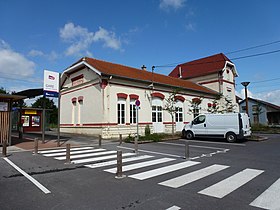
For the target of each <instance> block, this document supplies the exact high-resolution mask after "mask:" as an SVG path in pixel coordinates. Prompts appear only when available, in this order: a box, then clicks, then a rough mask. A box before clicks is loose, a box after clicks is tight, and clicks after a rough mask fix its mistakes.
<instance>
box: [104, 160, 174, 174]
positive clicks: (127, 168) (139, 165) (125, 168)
mask: <svg viewBox="0 0 280 210" xmlns="http://www.w3.org/2000/svg"><path fill="white" fill-rule="evenodd" d="M172 160H175V159H173V158H160V159H156V160H151V161H145V162H141V163H135V164H131V165H127V166H123V167H122V171H123V172H125V171H131V170H134V169H139V168H144V167H147V166H152V165H157V164H160V163H166V162H169V161H172ZM104 171H106V172H110V173H116V172H117V168H111V169H107V170H104Z"/></svg>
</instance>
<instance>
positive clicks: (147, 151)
mask: <svg viewBox="0 0 280 210" xmlns="http://www.w3.org/2000/svg"><path fill="white" fill-rule="evenodd" d="M118 148H121V149H127V150H133V151H134V150H135V149H133V148H130V147H123V146H118ZM138 151H139V152H146V153H151V154H157V155H165V156H169V157H176V158H182V156H179V155H172V154H168V153H161V152H154V151H149V150H142V149H138Z"/></svg>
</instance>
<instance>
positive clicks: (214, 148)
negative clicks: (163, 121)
mask: <svg viewBox="0 0 280 210" xmlns="http://www.w3.org/2000/svg"><path fill="white" fill-rule="evenodd" d="M158 144H168V145H174V146H181V147H185V144H176V143H169V142H158ZM189 147H197V148H205V149H213V150H225V149H226V148H220V147H208V146H198V145H189Z"/></svg>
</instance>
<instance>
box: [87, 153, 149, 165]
mask: <svg viewBox="0 0 280 210" xmlns="http://www.w3.org/2000/svg"><path fill="white" fill-rule="evenodd" d="M152 157H154V156H151V155H141V156H136V157H131V158H124V159H122V162H123V163H126V162H132V161H136V160H144V159H148V158H152ZM115 164H117V160H111V161H106V162H101V163H94V164H89V165H85V166H86V167H88V168H100V167H105V166H111V165H115Z"/></svg>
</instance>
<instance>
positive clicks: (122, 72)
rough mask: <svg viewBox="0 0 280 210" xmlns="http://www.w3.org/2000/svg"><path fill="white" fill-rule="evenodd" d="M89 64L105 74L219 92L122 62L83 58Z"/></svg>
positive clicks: (204, 91)
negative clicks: (122, 63)
mask: <svg viewBox="0 0 280 210" xmlns="http://www.w3.org/2000/svg"><path fill="white" fill-rule="evenodd" d="M82 60H84V61H85V62H87V63H88V64H89V65H91V66H92V67H94V68H95V69H97V70H98V71H100V72H101V73H102V74H104V75H113V76H114V75H115V76H119V77H123V78H128V79H135V80H139V81H147V82H152V81H153V82H154V83H155V84H156V83H158V84H163V85H170V86H174V87H179V88H184V89H189V90H193V91H198V92H202V93H206V94H210V95H217V94H218V93H217V92H215V91H213V90H210V89H208V88H206V87H203V86H201V85H198V84H196V83H193V82H190V81H185V80H181V79H176V78H173V77H169V76H166V75H162V74H157V73H152V72H149V71H146V70H141V69H136V68H132V67H128V66H124V65H120V64H115V63H110V62H107V61H101V60H97V59H93V58H88V57H86V58H83V59H81V60H80V61H82Z"/></svg>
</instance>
